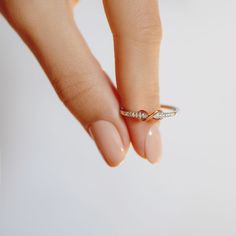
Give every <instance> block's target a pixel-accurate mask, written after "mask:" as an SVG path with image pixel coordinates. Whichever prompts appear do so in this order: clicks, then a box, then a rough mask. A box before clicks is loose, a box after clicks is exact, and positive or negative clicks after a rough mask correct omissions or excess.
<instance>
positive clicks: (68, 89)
mask: <svg viewBox="0 0 236 236" xmlns="http://www.w3.org/2000/svg"><path fill="white" fill-rule="evenodd" d="M74 2H75V1H69V0H64V1H63V0H60V1H59V0H47V1H46V0H45V1H36V0H21V1H19V0H2V1H0V9H1V12H2V14H3V15H4V16H5V18H6V19H7V20H8V22H9V23H10V24H11V25H12V27H13V28H14V29H15V30H16V31H17V32H18V33H19V35H20V36H21V37H22V39H23V40H24V41H25V42H26V44H27V45H28V46H29V47H30V49H31V50H32V52H33V53H34V54H35V56H36V57H37V59H38V61H39V63H40V64H41V66H42V68H43V69H44V71H45V72H46V74H47V76H48V78H49V80H50V81H51V84H52V85H53V87H54V88H55V91H56V92H57V94H58V96H59V97H60V99H61V100H62V101H63V103H64V104H65V105H66V106H67V107H68V109H69V110H70V111H71V112H72V113H73V114H74V116H75V117H76V118H77V119H78V120H79V121H80V123H81V124H82V125H83V127H84V128H85V129H86V130H87V132H88V133H89V134H90V135H91V137H92V138H93V139H94V140H95V142H96V144H97V147H98V149H99V150H100V152H101V154H102V155H103V157H104V159H105V161H106V162H107V163H108V164H109V165H110V166H117V165H118V164H119V163H120V162H121V161H122V160H124V158H125V153H126V151H127V150H128V148H129V144H130V141H131V142H132V144H133V147H134V148H135V150H136V152H137V153H138V154H139V155H140V156H142V157H144V158H147V159H148V160H149V161H150V162H151V163H155V162H157V161H158V160H159V159H160V155H161V144H160V134H159V129H158V122H154V121H151V122H141V121H135V120H131V119H128V118H127V119H124V118H123V117H121V116H120V114H119V109H120V107H121V106H122V107H124V108H125V109H127V110H133V111H136V110H146V111H149V112H152V111H154V110H157V109H158V108H159V107H160V102H159V83H158V59H159V48H160V41H161V23H160V17H159V10H158V5H157V1H156V0H148V1H147V0H137V1H132V0H119V1H117V0H104V1H103V4H104V8H105V12H106V15H107V19H108V22H109V24H110V28H111V31H112V33H113V38H114V47H115V61H116V65H115V66H116V81H117V88H115V87H114V86H113V84H112V83H111V81H110V80H109V78H108V76H107V75H106V74H105V72H104V71H103V70H102V68H101V67H100V65H99V63H98V62H97V60H96V59H95V57H94V56H93V55H92V53H91V51H90V50H89V48H88V46H87V44H86V42H85V40H84V39H83V37H82V35H81V33H80V32H79V30H78V28H77V26H76V24H75V21H74V19H73V6H74Z"/></svg>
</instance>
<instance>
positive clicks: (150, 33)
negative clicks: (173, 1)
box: [115, 17, 162, 44]
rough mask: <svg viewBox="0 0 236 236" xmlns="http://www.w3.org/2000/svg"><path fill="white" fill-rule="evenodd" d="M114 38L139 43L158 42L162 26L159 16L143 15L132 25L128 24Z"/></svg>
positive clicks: (160, 37)
mask: <svg viewBox="0 0 236 236" xmlns="http://www.w3.org/2000/svg"><path fill="white" fill-rule="evenodd" d="M115 37H116V38H123V39H125V38H127V39H131V40H133V41H137V42H139V43H145V44H146V43H148V44H159V43H160V41H161V39H162V26H161V21H160V19H159V17H154V18H151V17H146V18H145V17H143V18H142V19H141V20H139V21H136V22H135V24H134V25H129V27H128V29H126V30H123V31H122V32H121V33H120V34H116V35H115Z"/></svg>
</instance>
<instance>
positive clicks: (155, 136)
mask: <svg viewBox="0 0 236 236" xmlns="http://www.w3.org/2000/svg"><path fill="white" fill-rule="evenodd" d="M144 150H145V157H146V158H147V160H148V161H149V162H151V163H153V164H154V163H157V162H159V161H160V159H161V154H162V153H161V152H162V147H161V135H160V130H159V127H158V124H154V125H153V126H151V128H150V129H149V130H148V132H147V136H146V140H145V149H144Z"/></svg>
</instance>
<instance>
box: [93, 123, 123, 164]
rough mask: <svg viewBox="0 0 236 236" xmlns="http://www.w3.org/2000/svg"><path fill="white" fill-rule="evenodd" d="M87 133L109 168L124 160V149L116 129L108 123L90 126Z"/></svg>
mask: <svg viewBox="0 0 236 236" xmlns="http://www.w3.org/2000/svg"><path fill="white" fill-rule="evenodd" d="M89 133H90V135H91V137H92V138H93V139H94V141H95V143H96V145H97V147H98V149H99V151H100V153H101V154H102V156H103V158H104V160H105V161H106V162H107V164H108V165H109V166H117V165H119V164H120V163H121V162H122V161H123V160H124V158H125V149H124V145H123V143H122V139H121V136H120V134H119V132H118V130H117V129H116V127H115V126H114V125H113V124H112V123H111V122H108V121H104V120H99V121H96V122H94V123H92V124H91V126H90V128H89Z"/></svg>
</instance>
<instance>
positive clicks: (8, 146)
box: [0, 0, 236, 236]
mask: <svg viewBox="0 0 236 236" xmlns="http://www.w3.org/2000/svg"><path fill="white" fill-rule="evenodd" d="M160 9H161V15H162V22H163V28H164V38H163V43H162V51H161V74H160V81H161V100H162V102H163V103H170V104H174V105H177V106H179V107H180V108H181V111H182V112H181V113H180V115H179V116H178V117H176V119H169V120H165V121H163V122H162V125H161V132H162V139H163V148H164V158H163V161H162V162H161V164H160V165H158V166H152V165H150V164H149V163H148V162H146V161H144V160H143V159H141V158H138V157H137V155H136V154H135V153H134V151H132V150H130V151H129V153H128V156H127V159H126V161H125V163H124V164H123V165H121V166H120V167H119V168H116V169H111V168H109V167H107V166H106V165H105V164H104V162H103V160H102V158H101V156H100V155H99V153H98V151H97V149H96V147H95V145H94V143H93V141H92V140H90V138H89V137H88V136H87V135H86V133H85V132H84V130H83V129H82V128H81V127H80V125H79V124H78V122H77V121H76V120H75V119H74V117H72V115H71V114H70V113H69V112H68V111H67V110H66V108H64V107H63V105H62V104H61V102H60V101H59V100H58V99H57V96H56V95H55V93H54V91H53V89H52V88H51V86H50V84H49V82H48V81H47V79H46V76H45V74H44V73H43V72H42V70H41V68H40V66H39V65H38V63H37V62H36V60H35V59H34V57H33V56H32V54H31V53H30V51H29V50H28V49H27V48H26V46H25V45H24V44H23V43H22V41H21V40H20V39H19V37H18V36H17V35H16V34H15V33H14V31H13V30H12V29H11V28H10V27H9V26H8V24H7V23H6V22H5V20H4V19H0V150H1V209H0V212H1V228H0V235H1V236H54V235H55V236H62V235H63V236H64V235H66V236H75V235H76V236H77V235H81V236H93V235H94V236H111V235H112V236H121V235H123V236H130V235H135V236H143V235H149V236H156V235H158V236H200V235H206V236H208V235H214V236H235V235H236V217H235V215H236V189H235V186H236V184H235V179H236V171H235V165H236V125H235V122H236V111H235V101H236V92H235V89H236V60H235V59H236V56H235V55H236V27H235V24H236V14H235V9H236V2H235V1H233V0H224V1H223V0H179V1H174V0H163V1H161V4H160ZM75 14H76V20H77V22H78V24H79V25H80V29H81V31H82V32H83V34H84V36H85V38H86V39H87V41H88V43H89V45H90V47H91V48H92V50H93V52H94V53H95V55H96V57H97V58H98V59H99V60H100V62H101V64H102V65H103V67H104V68H105V70H106V71H107V72H108V73H109V74H110V76H111V77H112V78H113V79H114V65H113V64H114V60H113V48H112V47H113V46H112V37H111V34H110V32H109V28H108V25H107V22H106V19H105V16H104V12H103V8H102V4H101V2H100V1H95V0H87V1H81V3H80V5H79V6H78V7H77V8H76V11H75ZM58 23H60V22H58Z"/></svg>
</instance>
